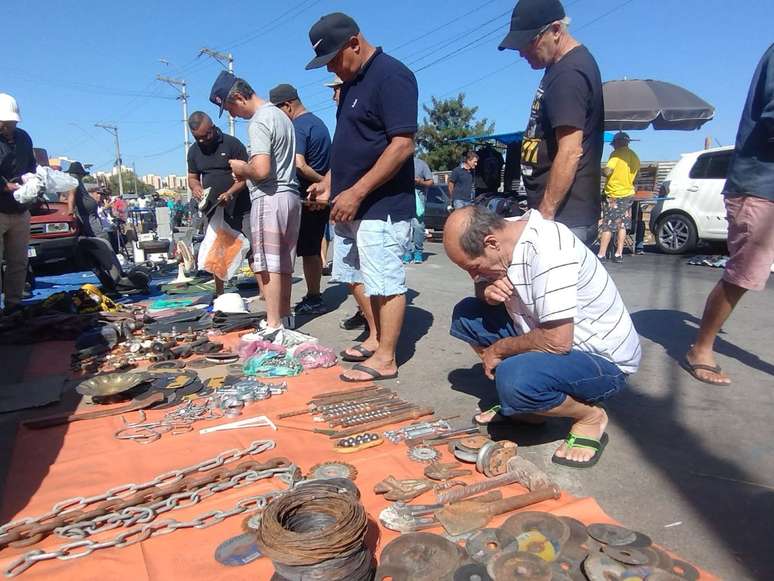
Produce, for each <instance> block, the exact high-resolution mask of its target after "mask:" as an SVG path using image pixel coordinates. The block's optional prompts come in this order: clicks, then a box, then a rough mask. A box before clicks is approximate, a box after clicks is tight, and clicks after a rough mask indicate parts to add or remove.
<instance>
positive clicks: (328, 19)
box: [306, 12, 418, 382]
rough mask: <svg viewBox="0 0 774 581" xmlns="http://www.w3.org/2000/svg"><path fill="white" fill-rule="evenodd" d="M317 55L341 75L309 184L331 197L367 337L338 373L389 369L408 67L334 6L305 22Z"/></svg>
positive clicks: (404, 229) (398, 271) (410, 200)
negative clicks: (327, 145)
mask: <svg viewBox="0 0 774 581" xmlns="http://www.w3.org/2000/svg"><path fill="white" fill-rule="evenodd" d="M309 40H310V41H311V43H312V48H313V49H314V51H315V53H316V57H315V58H314V59H313V60H312V61H311V62H310V63H309V64H308V65H307V66H306V68H307V69H315V68H320V67H325V66H327V68H328V71H330V72H332V73H335V74H336V75H338V76H339V78H340V79H341V80H342V81H343V82H344V84H343V86H342V88H341V96H340V101H339V105H338V111H337V114H336V119H337V123H336V133H335V135H334V137H333V144H332V147H331V171H330V172H328V174H327V175H326V176H325V179H324V180H323V181H322V182H319V183H317V184H313V185H312V186H311V187H310V188H309V191H310V193H312V194H314V195H315V196H317V199H321V200H327V199H329V197H330V199H331V200H332V201H333V204H332V207H331V219H332V220H333V221H334V222H335V223H336V226H335V236H336V237H335V241H334V249H333V254H334V259H333V278H335V279H336V280H339V281H341V282H346V283H348V284H349V285H350V286H351V287H352V290H353V294H354V295H355V298H356V299H357V301H358V304H359V306H360V308H361V310H362V311H363V313H364V314H365V316H366V318H367V319H368V323H369V337H368V339H367V340H366V341H365V342H363V344H361V345H356V346H354V347H352V348H350V349H348V350H346V351H345V352H344V353H343V358H344V360H347V361H358V362H362V364H359V365H355V367H353V368H352V369H351V370H349V371H347V372H346V373H345V374H344V375H342V376H341V379H342V380H344V381H350V382H354V381H372V380H375V379H389V378H393V377H397V375H398V366H397V363H396V361H395V348H396V345H397V343H398V337H399V336H400V331H401V327H402V326H403V317H404V314H405V310H406V297H405V293H406V290H407V289H406V272H405V269H404V266H403V261H402V257H403V254H404V253H405V252H406V251H407V250H408V247H409V243H410V233H411V220H412V218H414V216H415V214H416V204H415V201H414V162H413V154H414V136H415V134H416V132H417V100H418V89H417V81H416V78H415V77H414V74H413V73H412V72H411V71H410V70H409V69H408V68H407V67H406V66H405V65H404V64H403V63H401V62H399V61H398V60H396V59H394V58H393V57H391V56H388V55H386V54H384V53H383V52H382V49H381V48H377V47H375V46H373V45H371V44H370V43H369V42H368V41H367V40H366V39H365V37H364V36H363V34H362V33H361V32H360V28H359V27H358V25H357V23H356V22H355V21H354V20H353V19H352V18H350V17H349V16H347V15H346V14H342V13H340V12H336V13H333V14H328V15H327V16H323V17H322V18H321V19H320V20H319V21H318V22H317V23H316V24H315V25H314V26H312V28H311V30H310V31H309Z"/></svg>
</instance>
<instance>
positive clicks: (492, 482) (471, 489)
mask: <svg viewBox="0 0 774 581" xmlns="http://www.w3.org/2000/svg"><path fill="white" fill-rule="evenodd" d="M522 483H523V482H522V475H521V474H517V473H515V472H506V473H505V474H503V475H502V476H497V477H495V478H489V479H487V480H484V481H483V482H478V483H476V484H469V485H468V486H464V487H462V488H457V489H456V490H446V491H443V492H439V493H438V494H436V495H435V496H436V500H437V501H438V502H440V503H441V504H448V503H450V502H456V501H458V500H462V499H464V498H469V497H471V496H475V495H476V494H481V493H482V492H486V491H487V490H494V489H495V488H500V487H501V486H508V485H509V484H522Z"/></svg>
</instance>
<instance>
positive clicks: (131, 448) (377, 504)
mask: <svg viewBox="0 0 774 581" xmlns="http://www.w3.org/2000/svg"><path fill="white" fill-rule="evenodd" d="M229 339H230V340H229V341H227V342H228V343H232V341H233V340H234V338H233V337H229ZM55 345H56V344H44V345H41V346H40V347H39V351H40V355H43V354H44V353H50V354H56V356H58V357H59V362H60V363H61V361H62V357H61V351H62V346H61V345H59V346H58V348H56V349H54V348H52V347H54V346H55ZM37 360H39V361H40V360H47V361H48V362H51V361H52V360H51V359H46V358H45V357H38V358H37ZM218 369H223V367H219V368H210V369H205V370H203V371H202V375H203V376H210V375H217V374H218V373H216V370H218ZM59 370H60V369H57V371H59ZM49 372H51V371H49ZM35 373H36V374H38V375H39V374H40V370H37V371H35ZM222 373H224V372H221V374H222ZM339 373H340V369H339V368H338V367H335V368H332V369H327V370H314V371H311V372H307V373H304V374H303V375H301V376H299V377H295V378H290V379H289V381H288V384H289V389H288V393H287V394H284V395H281V396H274V397H272V398H271V399H268V400H265V401H261V402H257V403H254V404H251V405H250V406H248V407H246V408H245V411H244V413H243V415H242V416H240V417H239V418H237V419H244V418H247V417H252V416H257V415H268V416H269V417H270V418H271V419H276V416H277V414H279V413H281V412H282V411H285V410H288V409H295V408H299V407H303V406H304V404H305V403H306V401H307V400H309V399H310V398H311V397H313V396H314V395H315V394H318V393H322V392H325V391H331V390H334V389H337V388H340V389H344V388H352V385H348V384H343V383H342V382H340V381H339V380H338V378H337V376H338V374H339ZM164 413H165V412H164V411H162V410H159V411H151V412H148V418H149V419H150V420H152V419H158V418H160V417H161V416H163V414H164ZM135 418H136V416H134V415H133V416H131V419H132V420H133V419H135ZM225 421H234V420H223V419H221V420H213V421H207V422H199V423H197V424H195V425H194V427H195V429H194V431H192V432H189V433H186V434H183V435H179V436H172V435H169V434H167V435H164V436H163V437H162V438H161V439H160V440H158V441H156V442H154V443H152V444H148V445H140V444H137V443H136V442H133V441H128V440H117V439H115V438H114V437H113V434H114V433H115V432H116V431H117V430H118V429H119V428H121V427H122V422H121V418H120V417H112V418H103V419H97V420H88V421H82V422H76V423H73V424H71V425H69V426H67V427H58V428H49V429H46V430H28V429H26V428H20V429H19V432H18V434H17V439H16V446H15V449H14V455H13V460H12V464H11V469H10V471H9V477H8V481H7V485H6V488H5V490H6V492H5V498H4V499H3V505H2V522H8V521H10V520H15V519H17V518H20V517H22V516H33V515H39V514H42V513H44V512H47V511H48V510H50V508H51V506H52V505H53V504H54V503H56V502H58V501H61V500H64V499H67V498H71V497H75V496H89V495H94V494H100V493H102V492H104V491H105V490H107V489H108V488H111V487H113V486H117V485H119V484H125V483H129V482H134V483H141V482H145V481H147V480H150V479H152V478H153V477H155V476H156V475H158V474H161V473H163V472H167V471H169V470H172V469H176V468H183V467H187V466H190V465H192V464H196V463H199V462H201V461H203V460H205V459H208V458H212V457H214V456H216V455H217V454H218V453H220V452H223V451H225V450H229V449H232V448H244V447H246V446H247V445H249V443H250V442H251V441H253V440H263V439H271V440H274V441H275V442H276V443H277V446H276V448H275V449H274V450H270V451H267V452H263V453H261V454H258V455H256V456H253V457H251V458H250V459H254V460H257V461H265V460H268V459H269V458H273V457H279V456H284V457H287V458H289V459H290V460H291V461H293V462H295V463H296V464H298V465H299V466H300V467H301V468H302V470H303V471H304V472H306V471H307V470H308V469H309V468H310V467H311V466H312V465H314V464H316V463H318V462H322V461H325V460H338V461H345V462H348V463H351V464H353V465H354V466H355V467H357V469H358V473H359V474H358V477H357V480H356V484H357V485H358V487H359V488H360V491H361V494H362V501H363V504H364V505H365V507H366V509H367V511H368V513H369V516H370V518H371V520H372V527H373V528H374V529H376V527H377V526H378V528H379V531H378V536H379V540H378V542H377V544H376V551H377V553H378V551H379V550H380V548H381V547H382V546H384V544H386V543H387V542H389V541H390V540H392V539H393V538H395V537H396V536H398V534H397V533H394V532H392V531H388V530H385V529H383V528H382V527H381V526H379V525H378V516H379V513H380V511H381V510H382V509H383V508H385V507H386V506H388V504H389V502H388V501H386V500H384V498H382V497H381V496H378V495H375V494H374V493H373V487H374V485H375V484H376V483H377V482H379V481H380V480H382V479H383V478H385V477H386V476H388V475H390V474H391V475H393V476H395V477H396V478H418V477H421V476H422V470H423V465H422V464H418V463H416V462H413V461H411V460H409V459H408V457H407V456H406V446H405V445H404V444H399V445H394V444H391V443H390V442H385V443H384V444H383V445H381V446H378V447H376V448H371V449H369V450H365V451H361V452H357V453H354V454H338V453H336V452H334V450H333V440H331V439H329V438H328V437H326V436H323V435H318V434H312V433H307V432H301V431H297V430H290V429H282V428H280V429H279V430H278V431H273V430H271V429H270V428H253V429H242V430H233V431H223V432H216V433H212V434H207V435H200V434H199V429H201V428H204V427H208V426H212V425H217V424H218V423H223V422H225ZM282 423H286V424H291V423H292V424H294V425H300V426H307V427H312V426H313V424H312V422H311V420H310V417H309V416H301V417H299V418H291V419H288V420H284V421H283V422H282ZM380 431H381V430H380ZM443 460H444V461H451V460H453V458H451V457H450V455H449V453H448V452H446V451H444V458H443ZM232 466H233V464H232ZM480 479H483V477H482V476H481V475H476V476H475V477H465V478H464V480H466V481H468V482H472V481H473V480H480ZM281 487H283V485H282V484H280V483H279V482H275V481H262V482H258V483H256V484H255V485H250V486H246V487H243V488H238V489H232V490H230V491H227V492H223V493H218V494H215V495H213V496H211V497H210V498H207V499H205V500H203V501H202V502H200V503H199V504H197V505H195V506H193V507H190V508H186V509H181V510H173V511H170V512H167V513H164V514H163V515H160V516H159V517H158V518H159V519H167V518H172V519H176V520H189V519H191V518H193V517H195V516H198V515H200V514H202V513H205V512H209V511H211V510H224V509H228V508H231V507H233V506H234V505H235V504H236V502H237V501H238V500H239V499H241V498H244V497H247V496H252V495H255V494H260V493H261V492H262V491H267V490H270V489H272V488H281ZM502 490H503V494H504V495H505V496H512V495H514V494H519V493H522V492H525V490H524V489H523V488H522V487H520V486H517V485H512V486H508V487H505V488H503V489H502ZM433 498H434V497H433V494H432V493H427V494H425V495H423V496H421V497H419V498H418V499H417V500H416V501H415V502H417V503H425V502H432V501H433ZM533 509H534V510H545V511H550V512H552V513H555V514H558V515H567V516H572V517H575V518H577V519H579V520H581V521H583V522H585V523H592V522H608V523H613V522H615V521H613V520H612V519H611V518H610V517H608V516H607V515H606V514H605V513H604V512H603V511H602V510H601V508H600V507H599V506H598V505H597V503H596V502H595V501H594V500H593V499H590V498H583V499H578V498H575V497H573V496H570V495H568V494H563V495H562V497H561V498H560V499H559V500H557V501H550V502H543V503H541V504H538V505H535V506H534V507H531V508H530V509H529V510H533ZM505 518H506V516H501V517H498V519H497V520H495V521H493V524H494V525H496V524H499V523H500V522H502V520H504V519H505ZM243 520H244V517H243V516H235V517H232V518H230V519H227V520H225V521H224V522H222V523H221V524H218V525H215V526H212V527H209V528H206V529H195V528H186V529H182V530H178V531H175V532H174V533H172V534H169V535H164V536H160V537H156V538H151V539H149V540H146V541H144V542H142V543H139V544H136V545H133V546H129V547H126V548H122V549H115V548H111V549H104V550H99V551H95V552H94V553H93V554H91V555H89V556H86V557H84V558H80V559H74V560H70V561H61V560H58V559H52V560H49V561H45V562H41V563H38V564H35V565H33V566H32V567H31V568H30V569H29V570H28V571H27V572H25V573H23V574H22V575H21V576H20V578H21V579H29V580H30V581H34V580H35V579H78V580H91V579H93V580H99V581H104V579H106V578H107V579H111V580H112V579H127V580H129V579H131V580H132V581H141V580H145V579H148V580H154V581H161V580H164V581H166V580H169V579H214V578H217V579H224V580H228V579H235V580H236V579H245V578H251V579H260V580H268V579H269V578H270V577H271V575H272V572H273V568H272V566H271V562H270V561H268V560H267V559H259V560H257V561H255V562H253V563H250V564H249V565H246V566H243V567H226V566H223V565H221V564H219V563H218V562H217V561H216V560H215V559H214V553H215V549H216V548H217V547H218V545H219V544H220V543H221V542H223V541H224V540H226V539H228V538H230V537H232V536H234V535H237V534H239V533H240V532H242V531H241V525H242V521H243ZM625 524H626V525H628V526H631V527H634V528H636V526H637V523H625ZM122 530H123V529H115V530H113V531H109V532H107V533H104V534H103V535H102V536H100V537H97V538H98V539H99V540H106V539H112V538H113V537H115V536H116V535H117V534H118V533H119V532H121V531H122ZM430 531H431V532H437V533H439V534H440V533H442V532H443V530H442V529H441V528H440V527H439V528H438V529H430ZM372 532H374V531H372ZM372 536H373V537H376V536H377V535H372ZM65 542H67V541H65V540H64V539H61V538H59V537H56V536H50V537H48V538H47V539H46V540H45V541H44V542H42V543H40V544H39V545H35V546H32V547H28V548H25V549H13V548H6V549H4V550H2V551H1V552H0V566H2V568H3V570H5V568H6V567H7V566H8V565H9V563H10V562H11V561H13V560H14V559H16V558H17V557H18V556H19V555H21V554H23V553H24V552H26V551H29V550H31V549H37V548H42V549H47V550H52V549H54V548H55V547H58V546H59V545H61V544H64V543H65ZM702 579H714V577H712V576H710V575H707V574H703V576H702Z"/></svg>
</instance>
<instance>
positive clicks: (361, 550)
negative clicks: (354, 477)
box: [256, 483, 373, 581]
mask: <svg viewBox="0 0 774 581" xmlns="http://www.w3.org/2000/svg"><path fill="white" fill-rule="evenodd" d="M367 528H368V517H367V515H366V511H365V509H364V508H363V505H362V504H360V502H359V501H358V500H357V498H355V497H354V496H353V495H352V494H350V493H346V492H344V493H342V492H338V491H336V490H335V489H334V488H333V487H331V486H327V485H324V484H322V483H321V484H319V485H317V484H313V483H310V484H308V485H306V486H303V487H300V488H297V489H294V490H291V491H289V492H287V493H286V494H284V495H282V496H281V497H279V498H277V499H275V500H274V501H272V502H271V503H269V505H268V506H267V507H266V510H265V511H264V513H263V517H262V518H261V524H260V527H259V528H258V530H257V531H256V536H257V544H258V548H259V550H260V551H261V553H263V554H264V555H266V556H267V557H269V558H270V559H271V560H272V562H273V564H274V568H275V570H276V573H277V574H276V575H275V577H274V578H275V579H282V580H287V581H295V580H297V579H298V580H300V579H305V580H306V579H310V580H311V579H317V580H326V581H334V580H344V579H347V580H361V579H369V578H370V575H371V574H372V568H373V563H372V561H373V559H372V557H371V553H370V551H369V550H368V548H367V547H366V545H365V536H366V531H367Z"/></svg>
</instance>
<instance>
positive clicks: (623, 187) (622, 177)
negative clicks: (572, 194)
mask: <svg viewBox="0 0 774 581" xmlns="http://www.w3.org/2000/svg"><path fill="white" fill-rule="evenodd" d="M629 141H631V140H630V139H629V136H628V135H627V134H626V133H623V132H619V133H616V134H615V137H613V144H612V145H613V153H611V154H610V159H608V160H607V167H604V168H603V169H602V175H603V176H605V178H607V182H606V183H605V199H604V202H603V204H602V223H601V224H600V228H599V229H600V232H601V233H602V234H601V236H600V239H599V253H598V255H597V256H598V257H599V259H600V260H602V261H604V260H606V256H607V247H608V245H609V244H610V240H611V239H612V237H613V232H616V233H617V238H616V248H615V255H614V256H613V262H623V246H624V241H625V240H626V231H627V230H628V229H629V228H630V226H631V214H630V212H629V210H630V209H631V207H632V202H634V180H635V178H636V177H637V172H639V171H640V158H639V157H637V154H636V153H634V152H633V151H632V150H631V149H629Z"/></svg>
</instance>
